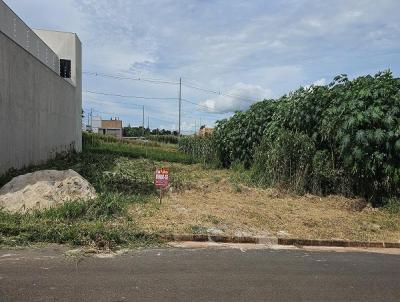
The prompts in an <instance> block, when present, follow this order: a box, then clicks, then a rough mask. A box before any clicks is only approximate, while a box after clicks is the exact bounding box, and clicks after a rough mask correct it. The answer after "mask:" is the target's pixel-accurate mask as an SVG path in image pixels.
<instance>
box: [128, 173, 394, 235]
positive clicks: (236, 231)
mask: <svg viewBox="0 0 400 302" xmlns="http://www.w3.org/2000/svg"><path fill="white" fill-rule="evenodd" d="M188 172H189V171H188ZM202 173H203V174H202ZM227 175H228V172H227V171H215V170H208V172H207V173H205V172H198V176H199V177H198V179H199V182H198V183H197V185H195V186H192V188H191V189H188V190H185V191H183V192H179V193H178V192H173V193H169V194H168V196H166V197H165V198H164V199H163V203H162V205H159V204H158V201H157V200H154V201H153V202H152V203H148V204H135V205H133V206H132V207H131V208H130V214H131V215H132V216H133V218H134V220H136V222H138V225H139V226H140V227H141V228H142V229H143V230H145V231H148V232H157V233H204V232H210V231H211V232H220V233H223V234H228V235H279V236H288V237H299V238H313V239H348V240H370V241H382V240H385V241H392V242H399V241H400V215H399V214H390V213H388V212H386V211H384V210H380V209H374V208H371V207H370V206H368V205H367V204H366V203H365V202H364V201H362V200H358V199H348V198H345V197H340V196H328V197H323V198H321V197H318V196H312V195H305V196H296V195H291V194H288V193H282V192H279V191H277V190H274V189H268V190H262V189H257V188H249V187H246V186H243V185H241V184H238V183H236V182H232V181H229V180H227V178H226V177H227ZM200 176H202V177H200Z"/></svg>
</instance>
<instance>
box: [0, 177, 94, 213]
mask: <svg viewBox="0 0 400 302" xmlns="http://www.w3.org/2000/svg"><path fill="white" fill-rule="evenodd" d="M96 196H97V195H96V191H95V189H94V188H93V187H92V185H91V184H90V183H89V182H88V181H87V180H86V179H84V178H83V177H82V176H81V175H79V174H78V173H77V172H75V171H73V170H65V171H57V170H42V171H37V172H33V173H28V174H25V175H20V176H17V177H14V178H13V179H12V180H11V181H10V182H9V183H7V184H6V185H5V186H4V187H3V188H1V189H0V208H3V209H5V210H7V211H10V212H26V211H28V210H31V209H45V208H49V207H52V206H57V205H60V204H62V203H64V202H65V201H67V200H76V199H80V200H88V199H92V198H96Z"/></svg>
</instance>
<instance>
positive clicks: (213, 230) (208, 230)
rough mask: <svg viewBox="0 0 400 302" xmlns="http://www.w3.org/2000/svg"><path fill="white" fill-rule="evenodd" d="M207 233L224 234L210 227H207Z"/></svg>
mask: <svg viewBox="0 0 400 302" xmlns="http://www.w3.org/2000/svg"><path fill="white" fill-rule="evenodd" d="M207 234H209V235H222V234H224V231H223V230H220V229H217V228H214V227H212V228H208V229H207Z"/></svg>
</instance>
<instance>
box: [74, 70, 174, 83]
mask: <svg viewBox="0 0 400 302" xmlns="http://www.w3.org/2000/svg"><path fill="white" fill-rule="evenodd" d="M82 73H84V74H87V75H92V76H98V77H104V78H112V79H116V80H132V81H143V82H149V83H155V84H170V85H178V84H179V82H174V81H167V80H161V79H152V78H141V77H137V78H132V77H126V76H120V75H112V74H107V73H100V72H92V71H83V72H82Z"/></svg>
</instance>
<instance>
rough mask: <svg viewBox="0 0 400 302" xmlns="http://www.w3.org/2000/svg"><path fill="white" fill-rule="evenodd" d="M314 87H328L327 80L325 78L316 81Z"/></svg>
mask: <svg viewBox="0 0 400 302" xmlns="http://www.w3.org/2000/svg"><path fill="white" fill-rule="evenodd" d="M313 85H314V86H325V85H326V80H325V79H324V78H322V79H319V80H316V81H315V82H314V83H313Z"/></svg>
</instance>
